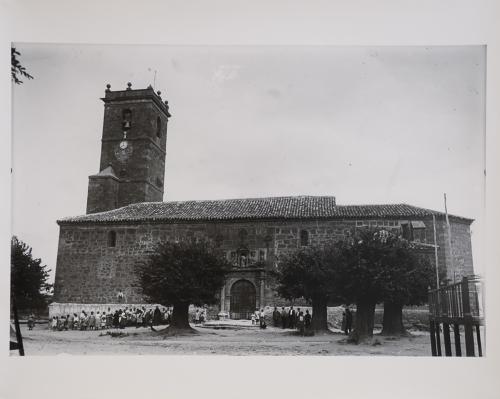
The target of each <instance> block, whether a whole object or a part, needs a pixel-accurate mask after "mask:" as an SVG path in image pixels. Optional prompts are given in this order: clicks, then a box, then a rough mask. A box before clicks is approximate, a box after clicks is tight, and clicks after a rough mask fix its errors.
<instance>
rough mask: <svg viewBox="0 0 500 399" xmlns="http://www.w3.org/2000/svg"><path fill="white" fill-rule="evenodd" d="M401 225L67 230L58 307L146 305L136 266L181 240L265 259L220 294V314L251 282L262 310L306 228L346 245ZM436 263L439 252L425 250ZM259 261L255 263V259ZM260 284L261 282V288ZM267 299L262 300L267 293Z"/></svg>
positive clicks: (465, 238)
mask: <svg viewBox="0 0 500 399" xmlns="http://www.w3.org/2000/svg"><path fill="white" fill-rule="evenodd" d="M399 222H400V221H397V220H367V221H362V220H312V221H304V220H301V221H298V220H289V221H250V222H211V223H175V224H174V223H172V224H170V223H164V224H158V223H156V224H154V223H142V224H139V225H138V224H135V225H134V224H130V225H125V224H115V225H112V224H109V225H104V224H96V225H91V224H87V225H83V224H81V225H77V224H62V225H61V228H60V237H59V250H58V258H57V268H56V281H55V297H54V301H56V302H60V303H66V302H77V303H114V302H117V293H118V291H119V290H122V291H123V293H124V294H125V302H127V303H142V302H144V299H143V297H142V295H141V290H140V287H139V285H138V282H137V280H136V278H135V271H136V270H137V267H138V265H140V264H141V262H143V261H144V260H145V258H146V256H147V253H148V251H151V250H152V249H153V248H154V247H155V245H156V244H157V243H158V242H160V241H165V240H179V239H182V238H183V237H192V238H198V239H210V240H213V241H215V242H216V243H218V245H219V247H220V248H221V250H223V251H224V252H225V253H226V255H227V258H228V260H230V261H235V259H234V258H233V257H234V254H235V253H236V252H237V251H238V250H240V249H241V248H244V249H245V250H247V251H248V256H249V257H261V258H262V260H263V261H264V264H265V267H264V268H262V267H261V268H257V269H253V268H251V267H244V266H243V267H241V268H239V267H235V269H234V270H233V272H232V273H231V275H230V276H228V279H227V282H226V285H225V287H224V289H223V290H221V293H220V295H221V297H222V298H223V300H221V303H220V305H221V308H224V309H225V310H228V308H229V305H230V298H231V292H230V290H231V285H232V284H233V283H234V282H235V281H237V280H238V279H240V278H245V279H247V280H249V281H251V282H252V283H253V284H254V286H255V287H256V297H257V304H256V305H257V306H267V305H269V306H274V305H286V304H288V302H286V301H284V300H283V299H281V298H278V297H277V295H276V292H275V290H274V286H273V282H272V281H271V280H270V279H269V278H268V273H267V272H268V271H269V270H270V269H272V268H275V267H276V265H277V261H278V257H279V255H280V254H283V253H286V252H289V251H293V250H295V249H297V248H299V247H300V244H301V243H300V232H301V230H307V231H308V233H309V245H318V244H324V243H326V242H329V241H335V240H338V239H341V238H342V237H344V236H345V234H347V232H352V231H353V230H355V229H356V228H360V227H362V226H365V225H371V226H372V227H374V226H375V225H377V226H379V227H385V228H388V229H398V228H399V227H398V226H399ZM423 222H424V224H425V225H426V229H425V230H426V234H425V239H424V241H426V243H428V244H432V243H433V239H434V238H433V227H432V219H430V220H423ZM436 230H437V239H438V245H439V246H440V247H439V250H438V259H439V264H440V265H439V266H440V269H443V271H445V272H446V267H447V265H448V263H449V261H448V260H447V258H446V256H447V253H448V252H447V251H446V248H445V244H446V240H445V239H446V225H445V223H444V221H442V220H437V221H436ZM110 231H114V232H116V246H115V247H110V246H108V234H109V232H110ZM453 231H454V232H455V231H456V233H457V234H455V235H454V243H455V244H454V245H455V247H456V248H457V249H456V250H455V251H454V257H455V262H454V263H455V264H456V265H460V267H461V268H462V269H461V270H464V272H465V271H469V270H472V257H471V253H470V235H469V233H468V225H466V224H458V223H457V224H454V227H453ZM427 252H428V253H429V259H430V260H431V262H432V263H434V256H433V255H434V252H433V249H432V250H430V251H427ZM255 259H256V258H255ZM261 281H263V282H262V283H261ZM262 293H263V297H261V294H262Z"/></svg>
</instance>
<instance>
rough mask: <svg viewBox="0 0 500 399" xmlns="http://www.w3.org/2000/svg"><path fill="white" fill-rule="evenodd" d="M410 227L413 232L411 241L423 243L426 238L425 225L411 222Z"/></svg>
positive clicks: (419, 222) (420, 222)
mask: <svg viewBox="0 0 500 399" xmlns="http://www.w3.org/2000/svg"><path fill="white" fill-rule="evenodd" d="M411 227H412V231H413V241H417V242H422V243H425V242H426V241H427V237H426V234H425V224H424V222H422V221H415V222H411Z"/></svg>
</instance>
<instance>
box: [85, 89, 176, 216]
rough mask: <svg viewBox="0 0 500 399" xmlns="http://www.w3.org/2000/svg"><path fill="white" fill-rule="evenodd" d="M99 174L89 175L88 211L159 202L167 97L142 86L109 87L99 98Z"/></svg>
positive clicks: (163, 168) (161, 197) (166, 120)
mask: <svg viewBox="0 0 500 399" xmlns="http://www.w3.org/2000/svg"><path fill="white" fill-rule="evenodd" d="M102 101H104V123H103V129H102V144H101V161H100V167H99V173H98V174H96V175H92V176H89V190H88V197H87V214H89V213H96V212H103V211H108V210H111V209H115V208H120V207H122V206H125V205H129V204H134V203H137V202H160V201H163V193H164V176H165V156H166V145H167V124H168V119H169V118H170V116H171V115H170V113H169V110H168V109H169V107H168V101H163V100H162V98H161V92H160V91H158V92H156V93H155V91H154V89H153V88H152V87H151V86H149V87H147V88H146V89H139V90H132V84H131V83H128V84H127V88H126V89H125V90H117V91H111V86H110V85H109V84H108V85H107V86H106V92H105V96H104V98H102Z"/></svg>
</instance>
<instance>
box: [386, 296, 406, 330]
mask: <svg viewBox="0 0 500 399" xmlns="http://www.w3.org/2000/svg"><path fill="white" fill-rule="evenodd" d="M382 335H406V330H405V327H404V325H403V305H401V304H398V303H394V302H384V319H383V322H382Z"/></svg>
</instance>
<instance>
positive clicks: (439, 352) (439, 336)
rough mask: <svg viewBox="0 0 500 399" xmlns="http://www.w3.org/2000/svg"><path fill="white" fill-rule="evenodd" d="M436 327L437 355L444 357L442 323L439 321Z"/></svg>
mask: <svg viewBox="0 0 500 399" xmlns="http://www.w3.org/2000/svg"><path fill="white" fill-rule="evenodd" d="M435 327H436V347H437V355H438V356H443V354H442V353H441V323H440V322H439V321H438V322H436V323H435Z"/></svg>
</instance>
